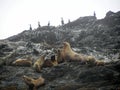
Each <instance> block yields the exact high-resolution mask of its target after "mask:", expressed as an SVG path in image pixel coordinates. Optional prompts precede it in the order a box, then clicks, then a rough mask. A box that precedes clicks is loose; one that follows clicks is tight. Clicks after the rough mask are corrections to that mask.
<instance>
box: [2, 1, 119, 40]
mask: <svg viewBox="0 0 120 90" xmlns="http://www.w3.org/2000/svg"><path fill="white" fill-rule="evenodd" d="M110 10H111V11H113V12H117V11H120V0H0V39H5V38H8V37H10V36H13V35H16V34H18V33H20V32H22V31H24V30H28V29H29V25H30V24H31V25H32V28H33V29H35V28H37V27H38V21H39V22H40V25H41V26H45V25H47V24H48V21H50V25H54V26H58V25H60V24H61V17H63V19H64V22H65V23H67V22H68V19H70V21H73V20H75V19H77V18H79V17H83V16H89V15H93V12H94V11H95V12H96V16H97V18H98V19H101V18H104V17H105V15H106V13H107V12H108V11H110Z"/></svg>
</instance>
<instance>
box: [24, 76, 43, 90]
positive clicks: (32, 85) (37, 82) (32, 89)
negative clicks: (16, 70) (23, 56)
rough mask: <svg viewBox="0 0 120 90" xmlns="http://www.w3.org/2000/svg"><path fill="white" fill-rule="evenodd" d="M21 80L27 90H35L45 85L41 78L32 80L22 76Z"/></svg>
mask: <svg viewBox="0 0 120 90" xmlns="http://www.w3.org/2000/svg"><path fill="white" fill-rule="evenodd" d="M22 78H23V81H24V82H25V83H26V84H27V85H28V86H29V90H37V89H38V88H39V87H40V86H42V85H44V84H45V79H44V78H43V77H41V76H40V77H39V78H38V79H34V78H32V77H28V76H25V75H24V76H23V77H22Z"/></svg>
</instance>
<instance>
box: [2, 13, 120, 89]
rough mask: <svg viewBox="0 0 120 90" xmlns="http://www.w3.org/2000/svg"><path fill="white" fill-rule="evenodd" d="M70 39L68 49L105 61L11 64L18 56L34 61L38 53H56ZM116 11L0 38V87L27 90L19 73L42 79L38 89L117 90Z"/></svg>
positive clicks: (119, 39) (119, 27)
mask: <svg viewBox="0 0 120 90" xmlns="http://www.w3.org/2000/svg"><path fill="white" fill-rule="evenodd" d="M64 41H68V42H70V44H71V46H72V49H73V50H74V51H76V52H78V53H79V52H80V53H82V54H86V55H93V56H95V58H97V59H99V60H104V61H105V62H107V64H105V66H94V65H90V64H87V65H81V64H80V63H79V62H64V63H61V64H59V65H58V66H55V67H47V68H43V69H42V71H41V73H37V72H35V70H34V69H33V67H22V66H13V65H12V62H13V61H15V60H16V59H18V58H27V57H31V59H32V62H33V63H34V62H35V60H37V58H39V56H40V55H43V54H46V55H47V56H46V58H50V56H51V55H53V54H56V52H55V49H57V48H60V47H62V46H61V45H62V42H64ZM119 60H120V12H116V13H114V12H111V11H109V12H108V13H107V14H106V16H105V18H103V19H100V20H98V19H96V17H95V16H86V17H80V18H78V19H77V20H75V21H73V22H69V23H67V24H65V25H63V26H59V27H54V26H43V27H39V28H37V29H35V30H25V31H23V32H22V33H20V34H18V35H15V36H12V37H10V38H8V39H6V40H0V90H27V89H28V87H27V85H26V84H25V83H24V82H23V80H22V76H23V75H27V76H31V77H33V78H38V77H39V76H40V75H42V76H43V77H44V78H45V80H46V81H45V83H46V84H45V85H44V86H42V87H40V88H39V89H38V90H119V89H120V61H119Z"/></svg>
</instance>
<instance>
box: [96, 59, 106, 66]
mask: <svg viewBox="0 0 120 90" xmlns="http://www.w3.org/2000/svg"><path fill="white" fill-rule="evenodd" d="M95 64H96V65H97V66H104V65H105V62H104V61H103V60H96V61H95Z"/></svg>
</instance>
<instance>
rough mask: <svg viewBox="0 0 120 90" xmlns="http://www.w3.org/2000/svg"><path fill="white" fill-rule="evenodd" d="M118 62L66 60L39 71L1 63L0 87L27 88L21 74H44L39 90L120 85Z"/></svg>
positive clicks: (106, 88)
mask: <svg viewBox="0 0 120 90" xmlns="http://www.w3.org/2000/svg"><path fill="white" fill-rule="evenodd" d="M118 64H119V62H115V63H112V64H107V65H105V66H89V65H80V63H78V62H66V63H62V64H59V65H58V66H55V67H51V68H43V69H42V72H41V73H37V72H34V70H33V69H32V68H30V67H13V66H3V67H2V68H0V71H1V72H0V83H1V84H0V89H1V90H4V88H10V87H11V86H12V87H13V88H16V89H15V90H27V86H26V85H25V83H23V80H22V76H23V75H27V76H30V77H33V78H38V77H39V76H41V75H42V76H43V77H44V78H45V85H44V86H41V87H40V88H39V89H38V90H41V89H42V90H50V89H52V90H99V89H101V90H110V89H113V90H114V89H118V90H119V88H120V86H119V84H120V72H119V69H120V68H119V67H118V66H119V65H118ZM6 90H9V89H6Z"/></svg>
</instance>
